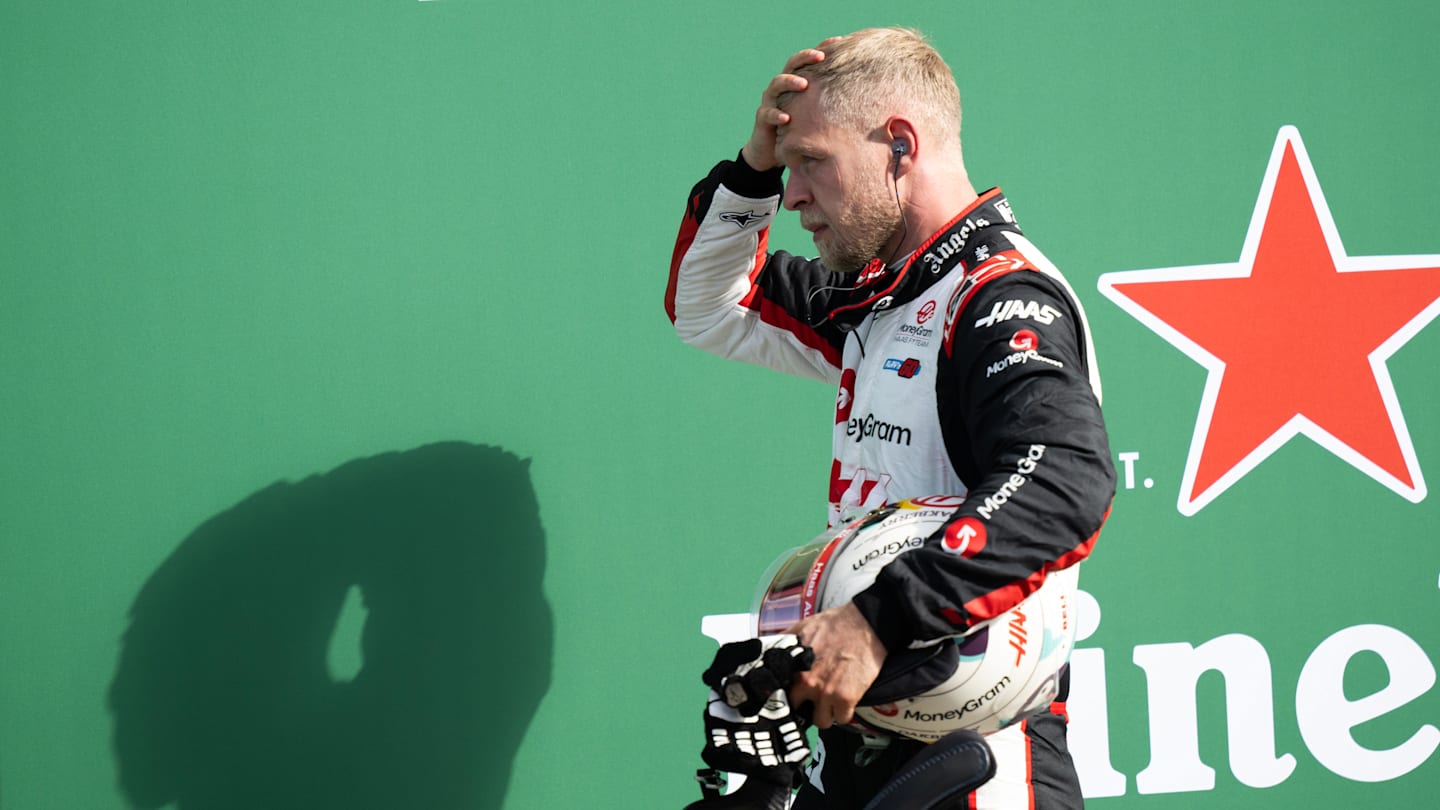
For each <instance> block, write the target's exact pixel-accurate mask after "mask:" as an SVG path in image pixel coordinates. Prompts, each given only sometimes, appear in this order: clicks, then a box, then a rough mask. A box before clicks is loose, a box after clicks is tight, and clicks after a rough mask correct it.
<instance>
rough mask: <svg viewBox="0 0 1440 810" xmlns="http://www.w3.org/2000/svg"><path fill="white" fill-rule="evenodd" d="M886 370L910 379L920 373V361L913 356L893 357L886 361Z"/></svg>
mask: <svg viewBox="0 0 1440 810" xmlns="http://www.w3.org/2000/svg"><path fill="white" fill-rule="evenodd" d="M885 370H886V371H893V372H895V373H896V374H899V375H900V376H901V377H903V378H905V379H907V380H908V379H911V378H913V377H914V376H915V375H916V374H919V373H920V361H919V360H916V359H915V358H913V357H907V358H905V359H904V360H901V359H900V358H898V357H891V358H890V359H888V360H886V361H885Z"/></svg>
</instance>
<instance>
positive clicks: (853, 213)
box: [816, 189, 900, 273]
mask: <svg viewBox="0 0 1440 810" xmlns="http://www.w3.org/2000/svg"><path fill="white" fill-rule="evenodd" d="M880 191H882V192H883V191H884V189H880ZM839 220H840V221H838V222H835V223H833V224H832V225H831V228H830V239H829V240H828V242H827V243H826V244H825V245H823V246H822V245H818V244H817V245H816V248H818V250H819V252H820V261H821V262H822V263H823V264H824V265H825V266H826V267H827V268H829V269H831V270H834V271H837V272H841V273H853V272H857V271H859V270H861V269H863V268H864V267H865V265H867V264H869V263H870V261H871V260H872V259H877V258H886V260H887V261H888V258H887V257H883V256H881V255H880V252H881V251H882V250H884V249H885V244H886V243H887V242H889V241H890V239H891V237H893V236H894V235H895V233H896V232H897V231H898V230H899V228H900V212H899V211H898V210H897V209H896V207H895V201H894V200H893V199H891V198H888V197H886V196H883V195H881V194H876V193H875V192H874V190H872V191H871V193H870V194H867V195H865V197H864V198H863V200H862V201H861V202H859V203H857V204H856V205H855V206H854V207H853V208H852V209H851V210H849V211H846V212H844V213H843V214H842V215H841V217H839Z"/></svg>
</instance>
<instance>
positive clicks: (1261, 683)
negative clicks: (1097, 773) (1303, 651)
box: [1133, 633, 1295, 793]
mask: <svg viewBox="0 0 1440 810" xmlns="http://www.w3.org/2000/svg"><path fill="white" fill-rule="evenodd" d="M1133 660H1134V661H1135V663H1136V664H1137V665H1139V667H1140V668H1141V669H1143V670H1145V678H1146V687H1147V690H1148V692H1147V694H1148V695H1149V700H1150V764H1149V765H1148V766H1147V767H1146V768H1145V770H1143V771H1141V772H1140V773H1138V774H1136V775H1135V788H1136V790H1137V791H1139V792H1140V793H1179V792H1181V791H1191V790H1212V789H1214V787H1215V770H1214V769H1213V768H1211V767H1209V766H1208V765H1206V764H1205V763H1203V762H1201V761H1200V737H1199V731H1198V729H1197V722H1196V718H1195V714H1196V699H1195V685H1196V682H1197V681H1199V679H1200V675H1201V673H1204V672H1208V671H1210V670H1215V671H1217V672H1219V673H1220V674H1221V675H1223V676H1224V678H1225V725H1226V737H1227V739H1228V740H1229V745H1230V770H1231V771H1232V772H1233V773H1234V774H1235V778H1236V779H1238V780H1240V781H1241V782H1242V783H1244V784H1246V785H1249V786H1250V787H1273V786H1274V785H1278V784H1280V783H1281V782H1283V781H1285V778H1286V777H1288V776H1289V775H1290V772H1291V771H1293V770H1295V757H1293V756H1291V755H1290V754H1282V755H1280V756H1278V757H1277V756H1275V755H1274V750H1275V707H1274V701H1273V698H1272V697H1271V678H1270V656H1269V655H1268V654H1266V652H1265V648H1264V647H1262V646H1261V645H1260V642H1258V641H1256V640H1255V639H1253V638H1251V637H1250V636H1245V635H1240V634H1239V633H1232V634H1230V635H1225V636H1220V637H1219V638H1215V639H1211V640H1210V641H1207V642H1205V643H1204V644H1201V645H1200V646H1199V647H1192V646H1190V645H1189V644H1185V643H1178V644H1145V645H1141V646H1139V647H1136V648H1135V651H1134V654H1133ZM1159 707H1164V709H1163V710H1161V709H1160V708H1159Z"/></svg>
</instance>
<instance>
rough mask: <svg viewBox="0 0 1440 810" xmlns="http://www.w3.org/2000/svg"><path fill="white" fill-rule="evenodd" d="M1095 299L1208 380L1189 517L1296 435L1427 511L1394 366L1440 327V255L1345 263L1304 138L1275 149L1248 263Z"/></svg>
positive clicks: (1190, 271) (1112, 278)
mask: <svg viewBox="0 0 1440 810" xmlns="http://www.w3.org/2000/svg"><path fill="white" fill-rule="evenodd" d="M1099 288H1100V292H1101V293H1103V294H1104V295H1105V296H1106V297H1108V298H1109V299H1110V300H1112V301H1114V302H1115V303H1116V304H1118V305H1119V306H1120V307H1121V308H1122V309H1124V310H1125V311H1126V312H1128V313H1130V314H1131V315H1133V316H1134V317H1135V318H1137V319H1138V320H1139V321H1140V322H1141V323H1143V324H1145V326H1147V327H1149V328H1150V329H1151V330H1153V331H1154V332H1155V333H1156V334H1158V335H1160V336H1161V337H1163V338H1164V339H1165V340H1167V341H1169V342H1170V343H1172V344H1174V345H1175V347H1176V348H1178V349H1180V350H1181V351H1183V352H1184V353H1185V354H1187V355H1189V356H1190V357H1191V358H1192V359H1194V360H1195V361H1196V362H1197V363H1200V364H1201V365H1202V366H1204V367H1205V368H1206V369H1207V370H1208V371H1209V377H1208V378H1207V380H1206V383H1205V391H1204V394H1203V396H1202V398H1201V402H1200V415H1199V418H1198V419H1197V420H1196V423H1195V435H1194V438H1193V439H1191V442H1190V455H1189V458H1188V459H1187V461H1186V463H1185V476H1184V480H1183V481H1182V483H1181V485H1180V500H1179V504H1178V508H1179V510H1180V512H1181V513H1183V514H1186V515H1193V514H1195V513H1196V512H1198V511H1200V510H1201V509H1203V508H1204V507H1205V506H1206V505H1207V504H1209V503H1210V502H1211V501H1213V500H1214V499H1215V498H1216V497H1217V496H1219V495H1220V494H1221V493H1222V492H1224V491H1225V490H1227V489H1229V488H1230V487H1231V486H1233V485H1234V484H1235V483H1236V482H1237V481H1239V480H1240V479H1241V478H1244V477H1245V475H1246V474H1247V473H1249V472H1250V471H1251V470H1253V469H1255V467H1256V466H1257V465H1259V464H1260V462H1262V461H1264V460H1265V459H1266V458H1268V457H1269V456H1270V454H1271V453H1274V452H1275V451H1276V450H1278V449H1280V447H1282V446H1283V445H1284V444H1285V443H1286V442H1288V441H1290V439H1292V438H1294V437H1295V436H1296V435H1297V434H1303V435H1305V436H1308V437H1309V438H1310V439H1311V440H1313V441H1314V442H1316V443H1317V444H1319V445H1320V446H1321V447H1323V448H1325V449H1326V450H1329V451H1330V452H1331V453H1334V454H1335V455H1336V456H1338V457H1339V458H1340V459H1342V460H1344V461H1345V462H1346V463H1348V464H1350V465H1352V466H1354V467H1355V468H1356V469H1358V470H1360V471H1361V472H1363V473H1365V474H1366V475H1368V476H1370V477H1371V478H1373V479H1375V480H1376V481H1378V482H1380V483H1381V484H1383V485H1384V486H1386V487H1387V488H1389V489H1390V490H1392V491H1394V492H1395V493H1397V494H1399V495H1401V496H1402V497H1404V498H1405V499H1406V500H1409V501H1411V502H1412V503H1419V502H1420V501H1421V500H1423V499H1424V498H1425V482H1424V479H1423V477H1422V476H1421V473H1420V465H1419V463H1418V462H1417V461H1416V458H1415V448H1414V446H1413V445H1412V444H1411V441H1410V431H1409V429H1408V428H1407V427H1406V426H1405V418H1404V416H1403V415H1402V414H1401V412H1400V402H1399V400H1398V399H1397V398H1396V396H1395V387H1394V385H1393V384H1392V383H1391V381H1390V372H1389V370H1388V369H1387V368H1386V365H1385V363H1386V361H1387V360H1388V359H1389V358H1390V356H1391V355H1393V354H1394V353H1395V352H1396V351H1397V350H1398V349H1399V348H1400V347H1401V346H1403V345H1405V343H1406V342H1408V341H1409V340H1410V338H1412V337H1414V336H1415V335H1416V334H1417V333H1418V332H1419V331H1420V329H1421V328H1423V327H1424V326H1425V325H1426V324H1427V323H1429V322H1430V321H1431V320H1432V319H1433V318H1435V316H1436V315H1437V314H1440V255H1434V256H1374V257H1354V256H1348V255H1346V253H1345V249H1344V247H1343V246H1342V245H1341V243H1340V235H1339V232H1338V231H1337V230H1336V229H1335V222H1334V220H1333V219H1332V218H1331V216H1330V208H1329V206H1327V205H1326V204H1325V197H1324V196H1323V195H1322V194H1321V193H1320V184H1319V183H1318V182H1317V181H1316V179H1315V170H1314V168H1312V167H1311V165H1310V158H1309V156H1307V155H1306V154H1305V146H1304V144H1302V143H1301V142H1300V133H1299V132H1298V131H1297V130H1296V129H1295V128H1294V127H1284V128H1282V129H1281V130H1280V134H1279V136H1278V137H1277V138H1276V140H1275V149H1274V151H1273V152H1272V153H1271V155H1270V165H1269V167H1268V168H1267V169H1266V170H1265V180H1264V183H1263V184H1262V185H1261V188H1260V198H1259V199H1258V200H1257V201H1256V202H1255V214H1254V216H1253V218H1252V219H1251V220H1250V230H1249V232H1248V233H1246V235H1245V244H1244V247H1242V248H1241V251H1240V260H1239V261H1238V262H1235V263H1234V264H1212V265H1196V266H1191V267H1170V268H1165V269H1159V270H1134V271H1128V272H1121V273H1107V274H1105V275H1103V276H1101V277H1100V280H1099Z"/></svg>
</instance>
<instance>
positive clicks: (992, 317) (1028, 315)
mask: <svg viewBox="0 0 1440 810" xmlns="http://www.w3.org/2000/svg"><path fill="white" fill-rule="evenodd" d="M1061 317H1064V313H1062V312H1061V311H1060V310H1058V309H1056V308H1054V307H1052V306H1050V305H1049V304H1044V305H1041V304H1037V303H1035V302H1034V301H1020V300H1017V299H1013V298H1012V299H1010V300H1009V301H997V302H996V303H995V306H994V307H992V308H991V309H990V314H989V315H986V316H985V317H983V318H981V319H979V320H977V321H975V328H976V329H979V328H981V327H985V326H994V325H995V324H997V323H1002V322H1004V321H1008V320H1012V319H1014V318H1025V319H1027V320H1031V321H1035V322H1037V323H1042V324H1045V325H1046V326H1049V325H1050V324H1052V323H1054V322H1055V319H1056V318H1061Z"/></svg>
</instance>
